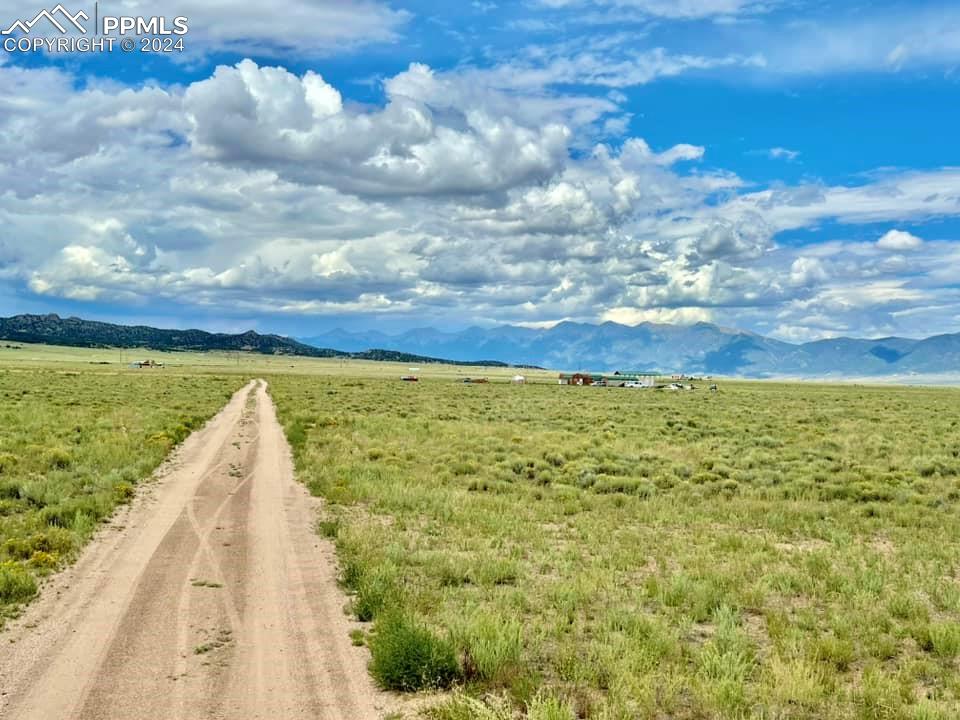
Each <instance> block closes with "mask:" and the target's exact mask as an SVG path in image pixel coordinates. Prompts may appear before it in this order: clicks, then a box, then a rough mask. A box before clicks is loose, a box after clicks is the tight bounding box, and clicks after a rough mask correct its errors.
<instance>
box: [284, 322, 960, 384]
mask: <svg viewBox="0 0 960 720" xmlns="http://www.w3.org/2000/svg"><path fill="white" fill-rule="evenodd" d="M301 341H302V342H303V343H305V344H308V345H313V346H317V347H321V346H322V347H336V348H338V349H340V350H345V351H357V350H361V349H363V348H369V347H378V348H386V349H392V350H399V351H403V352H410V353H418V354H424V355H430V356H436V357H445V358H450V359H452V360H461V359H466V358H468V357H488V358H492V359H495V360H502V361H506V362H510V363H514V364H522V365H533V366H541V367H549V368H557V369H564V370H577V369H584V370H624V371H626V370H636V371H641V370H644V371H660V372H667V373H674V372H685V373H696V374H708V375H737V376H744V377H776V376H799V377H866V376H889V375H900V374H913V373H917V374H934V373H957V372H960V333H958V334H955V335H937V336H934V337H929V338H926V339H923V340H911V339H907V338H899V337H887V338H880V339H875V340H869V339H855V338H835V339H829V340H818V341H815V342H808V343H804V344H800V345H797V344H792V343H787V342H783V341H780V340H775V339H772V338H768V337H764V336H762V335H757V334H755V333H750V332H744V331H742V330H733V329H729V328H723V327H719V326H717V325H713V324H711V323H703V322H701V323H697V324H695V325H688V326H686V325H685V326H681V325H665V324H656V323H642V324H640V325H636V326H629V325H620V324H618V323H613V322H606V323H603V324H601V325H592V324H587V323H575V322H561V323H559V324H557V325H555V326H553V327H551V328H547V329H531V328H524V327H516V326H509V325H507V326H500V327H494V328H479V327H471V328H468V329H467V330H463V331H460V332H441V331H439V330H434V329H432V328H419V329H416V330H410V331H408V332H404V333H401V334H398V335H388V334H385V333H380V332H348V331H345V330H334V331H332V332H328V333H325V334H322V335H318V336H314V337H308V338H301Z"/></svg>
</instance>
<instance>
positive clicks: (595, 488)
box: [271, 375, 960, 720]
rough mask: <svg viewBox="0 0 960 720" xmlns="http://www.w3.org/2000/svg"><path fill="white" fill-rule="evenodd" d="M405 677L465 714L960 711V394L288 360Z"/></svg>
mask: <svg viewBox="0 0 960 720" xmlns="http://www.w3.org/2000/svg"><path fill="white" fill-rule="evenodd" d="M271 391H272V393H273V395H274V397H275V399H276V400H277V402H278V405H279V408H280V413H281V420H282V422H283V423H284V424H285V427H286V430H287V432H288V436H289V438H290V439H291V441H292V444H293V446H294V453H295V459H296V463H297V468H298V472H299V475H300V477H301V479H302V480H303V481H304V482H305V483H306V484H307V485H308V486H309V487H310V488H311V489H312V490H313V491H314V492H315V493H318V494H320V495H323V496H324V497H325V498H327V501H328V504H327V513H328V515H327V517H325V518H324V519H323V521H322V523H321V524H320V529H321V530H322V532H323V533H324V534H326V535H328V536H330V537H332V538H334V540H335V542H336V544H337V548H338V553H339V557H340V560H341V568H342V576H343V583H344V585H345V586H346V587H347V588H348V589H349V590H350V591H351V592H352V593H353V609H354V611H355V612H356V613H357V615H358V616H360V617H361V618H362V619H364V620H371V621H373V626H372V628H371V630H370V632H369V633H368V635H367V642H368V644H369V646H370V648H371V652H372V656H373V661H372V665H371V670H372V672H373V675H374V677H375V678H376V679H377V680H378V681H379V682H380V684H382V685H383V686H385V687H390V688H396V689H401V690H415V689H419V688H421V687H444V686H446V685H449V684H454V685H456V686H457V687H458V688H459V689H458V690H457V691H456V692H455V693H454V694H453V695H451V696H450V699H449V700H448V701H447V702H446V703H445V704H442V705H441V706H439V707H437V708H434V709H433V710H432V711H431V712H433V713H434V715H433V717H435V718H438V719H449V720H457V719H459V718H501V717H504V718H506V717H518V716H524V717H527V718H534V719H537V718H563V719H564V720H570V719H571V718H574V717H578V718H664V717H670V718H678V719H689V720H692V719H694V718H729V719H739V718H752V717H757V718H783V719H791V718H796V719H801V718H804V719H805V718H810V719H813V718H823V719H826V720H840V719H847V718H857V719H860V718H862V719H864V720H866V719H868V718H903V719H912V720H936V719H940V720H946V719H947V718H955V717H960V672H958V664H957V663H958V662H960V624H958V623H960V560H958V558H960V514H958V509H960V508H958V503H960V411H958V407H960V393H958V392H956V391H954V390H947V389H901V388H873V387H857V386H846V387H840V386H818V385H812V384H811V385H786V384H783V385H780V384H773V383H763V384H760V383H753V384H747V383H744V384H735V383H731V384H723V385H722V386H721V391H720V392H719V393H706V392H694V393H660V392H654V391H635V390H622V389H618V388H606V389H601V388H575V387H559V386H554V385H535V384H530V385H527V386H521V387H516V386H508V385H505V384H496V383H492V384H487V385H469V384H462V383H456V384H455V383H453V382H449V381H446V382H440V381H430V380H427V381H423V382H420V383H418V384H406V383H400V382H398V381H393V380H388V379H383V378H381V379H377V378H370V379H367V378H365V379H364V382H363V383H362V384H359V383H356V382H352V381H351V379H349V378H347V377H341V378H334V377H312V378H309V379H308V378H300V377H296V376H292V375H291V376H279V377H276V378H274V379H273V380H272V381H271Z"/></svg>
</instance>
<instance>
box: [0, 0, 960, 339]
mask: <svg viewBox="0 0 960 720" xmlns="http://www.w3.org/2000/svg"><path fill="white" fill-rule="evenodd" d="M122 7H123V9H122V10H120V9H119V8H120V6H119V5H118V6H117V7H115V8H113V7H111V3H110V2H101V3H100V12H101V14H106V13H109V12H115V13H116V14H142V15H148V16H152V15H163V16H166V17H173V16H176V15H184V16H187V17H188V18H189V21H190V31H189V33H188V35H187V36H186V37H185V46H186V49H185V52H183V53H182V54H180V53H176V54H170V55H159V56H152V57H150V56H145V55H140V54H137V53H131V54H122V53H119V52H116V53H113V54H90V55H78V54H72V55H48V54H43V53H40V54H36V55H33V54H29V55H28V54H23V53H8V52H3V51H0V147H2V148H3V150H4V152H3V155H2V157H0V223H2V224H3V232H2V234H0V314H5V315H6V314H13V313H18V312H60V313H61V314H76V315H81V316H84V317H93V318H99V319H106V320H117V321H131V320H136V321H138V322H149V323H155V324H160V325H166V326H184V325H189V326H199V327H204V328H207V329H213V330H243V329H246V328H249V327H254V328H257V329H260V330H265V331H277V332H283V333H289V334H295V335H300V336H307V335H311V334H314V333H317V332H320V331H323V330H326V329H331V328H334V327H344V328H350V329H367V328H375V329H379V330H383V331H387V332H392V331H401V330H404V329H407V328H410V327H417V326H425V325H433V326H437V327H442V328H449V329H454V328H461V327H466V326H468V325H478V324H479V325H494V324H502V323H513V324H524V325H530V326H539V325H549V324H551V323H555V322H558V321H560V320H564V319H573V320H578V321H587V322H602V321H605V320H614V321H617V322H623V323H627V324H635V323H638V322H643V321H654V322H681V323H683V322H696V321H701V320H706V321H712V322H716V323H719V324H722V325H727V326H734V327H740V328H744V329H748V330H753V331H756V332H760V333H763V334H767V335H772V336H775V337H777V338H779V339H783V340H789V341H804V340H809V339H818V338H822V337H829V336H837V335H856V336H884V335H894V334H895V335H904V336H910V337H921V336H926V335H931V334H937V333H945V332H960V242H958V241H960V143H958V142H957V130H956V128H958V127H960V102H958V100H960V6H957V5H956V4H955V3H954V4H950V3H923V2H911V3H906V2H903V3H896V2H890V3H875V2H874V3H866V2H864V3H852V2H849V3H843V2H826V1H824V2H820V1H810V2H788V1H786V0H783V1H780V0H763V1H761V2H751V1H750V0H526V1H524V2H511V3H506V2H483V1H477V2H472V3H470V2H464V3H458V4H451V3H440V2H426V1H424V2H407V3H401V2H379V1H377V0H366V1H364V2H354V3H350V2H342V1H340V2H326V1H321V0H293V1H292V2H288V3H285V4H284V5H283V9H282V10H281V11H273V10H271V11H269V12H267V11H266V10H264V9H263V8H262V7H253V6H250V5H248V4H245V3H239V2H236V1H235V0H216V1H215V2H205V3H202V4H200V3H189V2H182V1H178V0H164V1H160V2H146V0H127V2H125V3H123V6H122ZM79 8H80V6H79V5H77V7H73V5H71V6H70V9H71V10H73V11H75V10H77V9H79ZM40 9H42V8H41V7H40V6H36V5H34V4H32V3H30V2H26V1H25V0H14V1H4V2H0V24H2V25H3V26H4V27H6V26H7V25H9V23H11V22H13V21H14V20H16V19H18V18H25V19H29V18H31V17H33V16H34V15H35V14H36V13H37V11H38V10H40Z"/></svg>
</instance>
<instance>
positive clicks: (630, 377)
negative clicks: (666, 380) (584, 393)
mask: <svg viewBox="0 0 960 720" xmlns="http://www.w3.org/2000/svg"><path fill="white" fill-rule="evenodd" d="M659 377H660V374H659V373H651V372H621V371H619V370H618V371H617V372H615V373H612V374H610V373H582V372H577V373H560V379H559V382H560V384H561V385H609V386H610V387H654V386H655V385H656V384H657V379H658V378H659Z"/></svg>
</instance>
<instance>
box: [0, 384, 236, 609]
mask: <svg viewBox="0 0 960 720" xmlns="http://www.w3.org/2000/svg"><path fill="white" fill-rule="evenodd" d="M241 383H242V380H241V379H240V378H239V377H233V378H223V377H215V376H198V377H182V376H177V375H168V374H163V373H157V374H147V373H144V374H133V373H123V374H97V373H79V372H54V371H3V370H0V623H2V622H3V617H4V616H5V615H9V613H11V612H14V611H15V608H16V607H17V606H18V605H19V604H21V603H23V602H24V601H27V600H29V599H30V598H32V597H33V596H34V595H35V594H36V592H37V577H38V576H42V575H44V574H46V573H49V572H50V571H51V570H53V569H55V568H57V567H58V566H59V565H61V564H62V563H63V562H65V561H68V560H69V559H71V558H72V557H74V555H75V554H76V553H77V551H78V550H79V549H80V547H82V545H83V544H84V543H85V542H86V540H87V539H89V537H90V536H91V534H92V533H93V531H94V529H95V528H96V527H97V524H98V523H100V522H101V521H102V520H104V519H105V518H107V517H108V516H109V515H110V514H111V512H112V511H113V509H114V508H115V507H116V506H117V504H119V503H123V502H126V501H128V500H129V499H130V498H131V497H132V495H133V492H134V486H135V485H136V483H137V482H138V481H139V480H140V479H142V478H145V477H147V476H149V475H150V473H151V472H152V471H153V470H154V468H155V467H156V466H157V465H158V464H159V463H160V461H161V460H162V459H163V458H164V456H166V455H167V453H168V452H169V451H170V450H171V448H173V446H175V445H176V444H177V443H179V442H180V441H182V440H183V439H184V438H185V437H186V436H187V435H188V434H189V433H190V432H191V431H193V430H194V429H196V428H198V427H200V426H201V425H202V424H203V423H204V422H205V421H206V419H207V418H209V417H210V416H211V415H213V414H214V413H215V412H216V411H217V410H218V409H219V408H220V407H221V406H222V405H223V404H224V402H225V401H226V399H227V398H229V397H230V395H231V394H232V393H233V392H234V391H235V390H236V389H237V388H238V387H239V386H240V385H241Z"/></svg>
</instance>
